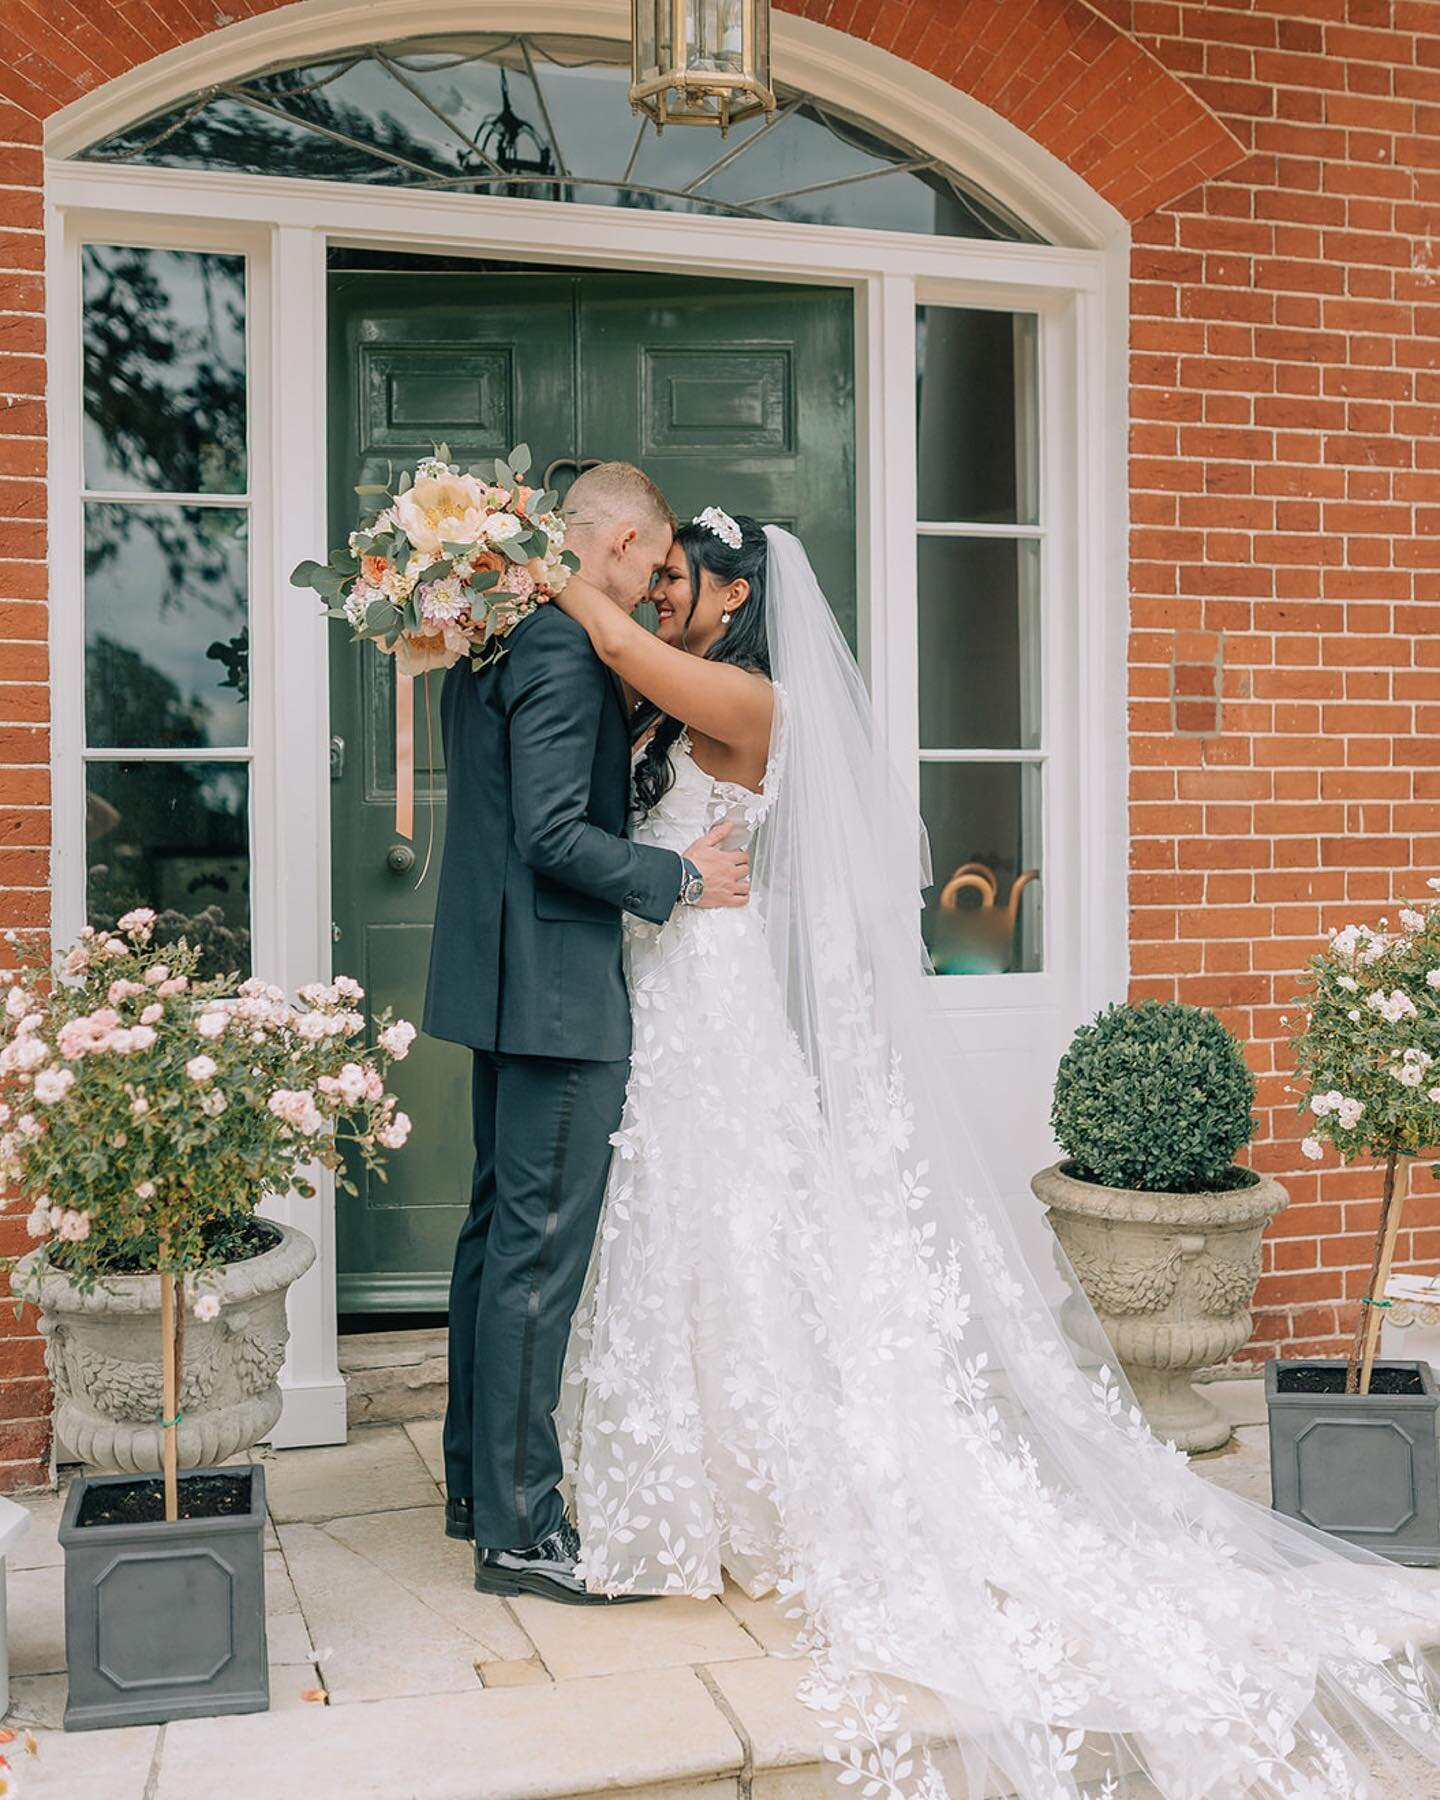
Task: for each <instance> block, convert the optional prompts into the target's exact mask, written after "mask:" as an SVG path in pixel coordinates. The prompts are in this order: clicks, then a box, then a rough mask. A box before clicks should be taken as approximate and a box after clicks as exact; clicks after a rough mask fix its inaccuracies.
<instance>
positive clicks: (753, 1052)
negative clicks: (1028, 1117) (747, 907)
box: [562, 526, 1440, 1800]
mask: <svg viewBox="0 0 1440 1800" xmlns="http://www.w3.org/2000/svg"><path fill="white" fill-rule="evenodd" d="M766 536H767V539H768V545H769V554H768V582H767V587H768V597H767V614H768V625H769V641H770V651H771V659H772V665H773V673H774V679H775V686H776V696H777V720H776V728H775V734H774V741H773V744H772V751H771V760H770V768H769V770H768V772H767V776H766V781H765V792H764V796H763V800H762V799H761V798H759V797H757V796H752V797H751V799H752V801H753V803H754V804H753V806H752V811H753V813H754V815H755V816H756V817H757V818H759V817H760V816H761V815H762V814H763V822H762V823H761V825H760V829H759V833H758V837H757V841H756V847H755V852H754V906H753V908H752V909H751V910H752V912H753V914H754V915H755V917H754V918H753V919H750V920H748V921H747V916H746V915H745V914H708V915H704V917H703V919H701V920H692V921H686V922H685V923H684V924H683V926H681V927H679V928H678V930H680V931H681V932H692V933H693V934H694V935H693V936H692V938H690V939H689V940H682V938H681V937H679V936H677V937H676V938H675V939H673V940H670V939H666V938H665V937H664V936H663V935H662V934H657V933H656V930H655V928H653V927H639V928H637V930H639V931H641V932H642V933H644V934H647V935H645V937H644V940H643V942H641V941H640V940H636V942H635V943H634V945H632V952H633V953H632V958H631V962H632V967H631V977H632V984H633V985H634V987H635V1033H636V1060H635V1073H634V1074H633V1075H632V1081H631V1092H630V1096H629V1099H628V1100H627V1108H626V1116H625V1121H624V1123H623V1124H622V1128H621V1132H620V1134H619V1135H618V1137H617V1143H618V1145H619V1154H618V1155H617V1158H616V1165H615V1172H614V1173H613V1174H612V1180H611V1190H610V1195H609V1199H608V1201H607V1211H606V1216H605V1219H604V1221H603V1222H602V1228H601V1237H600V1241H599V1244H598V1245H597V1252H596V1262H595V1265H594V1266H592V1271H591V1280H590V1283H589V1286H588V1288H587V1294H586V1298H585V1299H584V1300H583V1301H582V1303H581V1308H580V1311H579V1313H578V1314H577V1318H576V1330H575V1339H574V1343H573V1345H572V1351H571V1368H570V1377H569V1382H568V1385H567V1392H566V1399H565V1400H564V1401H563V1402H562V1413H567V1414H568V1417H567V1418H565V1419H563V1420H562V1427H563V1431H562V1435H563V1436H566V1437H568V1438H569V1440H570V1445H571V1450H570V1454H571V1458H572V1473H573V1477H574V1480H575V1487H576V1505H577V1510H578V1512H579V1515H580V1525H581V1529H582V1536H583V1538H584V1540H585V1556H586V1572H587V1579H589V1580H590V1581H591V1582H592V1583H593V1584H595V1585H597V1586H603V1587H605V1588H607V1589H609V1590H611V1591H624V1590H627V1589H628V1590H634V1591H639V1592H647V1591H648V1592H711V1593H713V1592H715V1591H717V1588H718V1581H719V1569H718V1565H719V1560H720V1558H721V1557H722V1556H723V1558H724V1561H725V1564H726V1566H727V1567H728V1568H729V1569H730V1572H731V1573H732V1575H734V1576H735V1578H736V1579H737V1580H739V1581H740V1582H741V1583H742V1585H744V1586H745V1587H747V1588H748V1589H749V1590H750V1591H751V1592H752V1593H758V1592H762V1591H765V1590H766V1589H768V1588H771V1587H773V1588H775V1589H777V1590H778V1592H779V1593H780V1595H781V1597H782V1599H783V1600H785V1601H786V1602H788V1604H789V1607H790V1609H791V1610H792V1612H793V1614H794V1616H795V1617H796V1619H797V1621H798V1628H799V1630H800V1633H801V1642H802V1643H803V1644H804V1645H805V1646H806V1647H807V1648H808V1649H809V1651H810V1653H811V1657H812V1667H811V1668H810V1670H809V1671H808V1673H807V1676H806V1680H805V1697H806V1698H807V1700H808V1701H809V1703H810V1704H811V1705H812V1706H814V1707H815V1709H816V1711H817V1715H818V1716H817V1739H819V1738H821V1737H822V1735H823V1737H824V1740H825V1744H826V1749H827V1754H829V1755H831V1756H832V1757H834V1758H835V1759H836V1760H837V1761H838V1762H839V1763H840V1765H841V1768H840V1773H841V1777H842V1779H844V1780H848V1781H850V1782H853V1783H855V1784H856V1791H857V1792H860V1793H864V1794H867V1795H871V1794H880V1795H886V1796H900V1795H905V1796H919V1797H922V1800H939V1797H940V1796H942V1795H946V1794H949V1795H950V1796H951V1797H952V1800H962V1797H963V1800H980V1797H981V1796H987V1795H991V1794H997V1795H1010V1794H1014V1795H1019V1796H1023V1797H1024V1800H1060V1797H1062V1796H1064V1797H1069V1800H1082V1797H1083V1800H1101V1797H1104V1800H1121V1797H1126V1800H1128V1797H1130V1796H1136V1797H1138V1796H1141V1795H1155V1794H1158V1795H1161V1796H1164V1797H1165V1800H1237V1797H1240V1796H1259V1797H1270V1796H1274V1797H1277V1800H1279V1797H1284V1800H1301V1797H1305V1800H1321V1797H1325V1800H1356V1797H1360V1796H1373V1797H1375V1800H1379V1796H1380V1795H1382V1794H1384V1795H1390V1794H1395V1795H1402V1794H1403V1795H1413V1796H1415V1800H1420V1796H1421V1795H1423V1794H1425V1793H1434V1792H1440V1685H1437V1682H1436V1679H1435V1676H1434V1675H1433V1673H1432V1671H1431V1669H1430V1667H1429V1664H1428V1663H1427V1661H1426V1658H1425V1654H1424V1647H1425V1646H1426V1645H1428V1644H1431V1643H1434V1642H1435V1641H1437V1640H1440V1587H1437V1586H1436V1585H1435V1583H1434V1581H1433V1579H1432V1578H1428V1577H1426V1576H1424V1575H1420V1574H1416V1573H1411V1572H1408V1571H1406V1570H1403V1569H1400V1568H1398V1567H1396V1566H1394V1565H1392V1564H1390V1563H1387V1562H1385V1561H1384V1560H1382V1559H1381V1558H1379V1557H1377V1556H1374V1555H1372V1554H1370V1553H1369V1552H1367V1551H1363V1550H1359V1549H1355V1548H1352V1547H1350V1546H1348V1545H1346V1544H1343V1543H1341V1542H1340V1541H1338V1540H1336V1539H1333V1538H1330V1537H1327V1536H1325V1535H1324V1534H1322V1533H1320V1532H1317V1531H1314V1530H1312V1529H1310V1528H1309V1527H1306V1526H1304V1525H1301V1524H1298V1523H1296V1522H1294V1521H1292V1520H1289V1519H1286V1518H1282V1517H1280V1516H1279V1515H1277V1514H1274V1513H1271V1512H1270V1511H1268V1510H1267V1509H1266V1508H1264V1507H1261V1506H1258V1505H1255V1504H1253V1503H1251V1502H1249V1501H1246V1500H1242V1499H1240V1498H1238V1497H1235V1496H1232V1495H1229V1494H1227V1493H1224V1492H1222V1491H1220V1490H1218V1489H1217V1488H1215V1487H1214V1486H1213V1485H1211V1484H1210V1483H1208V1482H1206V1481H1204V1480H1203V1479H1202V1478H1200V1477H1199V1476H1197V1475H1195V1474H1194V1473H1192V1472H1191V1470H1190V1469H1189V1467H1188V1465H1187V1462H1186V1459H1185V1457H1184V1456H1183V1455H1182V1454H1181V1453H1179V1452H1178V1451H1176V1450H1175V1449H1173V1448H1172V1447H1171V1446H1169V1445H1167V1444H1164V1443H1161V1442H1159V1441H1158V1440H1157V1439H1156V1438H1155V1437H1154V1436H1153V1435H1152V1434H1151V1432H1150V1431H1149V1430H1148V1428H1147V1427H1146V1425H1145V1423H1144V1421H1143V1418H1142V1416H1141V1414H1140V1411H1139V1408H1138V1407H1137V1405H1136V1403H1135V1400H1134V1397H1133V1395H1132V1393H1131V1392H1130V1390H1129V1388H1128V1386H1127V1384H1126V1382H1125V1379H1124V1377H1123V1375H1122V1374H1121V1372H1120V1370H1119V1368H1118V1365H1117V1364H1116V1363H1115V1361H1114V1359H1113V1355H1112V1353H1111V1352H1110V1349H1109V1346H1108V1344H1107V1343H1106V1340H1105V1338H1104V1335H1103V1332H1102V1331H1101V1328H1100V1325H1099V1322H1098V1320H1097V1319H1096V1317H1095V1314H1094V1312H1093V1310H1092V1309H1091V1307H1090V1305H1089V1303H1088V1301H1087V1300H1086V1299H1085V1297H1084V1294H1083V1292H1082V1290H1081V1289H1080V1287H1079V1285H1078V1282H1076V1280H1075V1277H1074V1274H1073V1271H1071V1270H1070V1268H1069V1265H1068V1264H1067V1263H1066V1262H1065V1259H1064V1257H1063V1254H1062V1253H1061V1251H1060V1249H1059V1246H1058V1244H1054V1243H1053V1242H1050V1241H1049V1240H1048V1236H1047V1234H1046V1232H1045V1230H1044V1227H1043V1225H1042V1224H1041V1223H1040V1222H1039V1221H1038V1219H1036V1218H1033V1217H1032V1218H1029V1219H1027V1220H1024V1221H1017V1220H1016V1219H1014V1218H1012V1217H1011V1215H1010V1213H1009V1211H1008V1209H1007V1208H1006V1207H1005V1206H1004V1205H1003V1204H1002V1203H1001V1201H1000V1200H999V1199H998V1197H997V1195H996V1191H995V1187H994V1185H993V1183H992V1182H991V1180H990V1179H989V1178H988V1176H987V1173H986V1170H985V1168H984V1166H983V1164H982V1160H981V1158H980V1155H979V1153H978V1151H977V1148H976V1146H975V1143H974V1140H973V1138H972V1136H971V1133H970V1130H969V1128H968V1125H967V1122H966V1096H965V1094H964V1092H963V1090H962V1089H958V1088H957V1078H956V1075H955V1073H954V1061H953V1058H952V1057H951V1056H950V1055H949V1053H948V1045H947V1042H946V1037H945V1028H944V1023H943V1020H942V1019H941V1018H940V1016H939V1015H938V1014H937V1013H936V1012H935V1011H934V1010H933V1005H932V999H933V997H932V995H931V994H930V993H929V992H928V991H927V983H926V976H925V974H924V969H923V950H922V946H921V939H920V931H919V892H918V887H919V884H920V883H921V882H922V881H928V878H929V870H928V867H926V866H925V863H926V850H925V840H924V832H923V828H922V827H921V825H920V823H919V821H918V819H917V817H916V814H915V810H914V807H913V804H912V803H911V802H910V801H909V799H908V798H907V797H906V796H905V794H904V793H903V792H902V790H901V789H900V787H899V785H898V783H897V782H896V780H895V779H894V776H893V773H892V770H891V766H890V764H889V762H888V760H887V757H886V753H885V751H884V748H883V746H882V745H881V744H880V743H879V742H878V741H877V736H876V730H875V725H874V720H873V717H872V713H871V708H870V702H869V699H868V696H867V694H866V692H865V688H864V685H863V683H862V681H861V678H860V674H859V671H858V670H857V668H856V666H855V663H854V660H853V658H852V657H851V655H850V652H849V650H848V648H847V647H846V645H845V643H844V641H843V639H842V638H841V636H840V634H839V632H838V630H837V629H836V626H835V624H834V621H833V619H832V616H831V613H830V609H829V607H828V606H827V604H826V602H825V599H824V596H823V594H822V593H821V592H820V589H819V586H818V584H817V582H816V580H815V576H814V574H813V572H812V570H811V568H810V564H809V561H808V559H807V557H806V555H805V552H804V550H803V548H802V547H801V545H800V544H799V542H798V541H797V540H796V539H795V538H794V537H792V536H791V535H790V534H789V533H788V532H785V531H782V530H779V529H778V528H776V527H773V526H772V527H770V528H768V530H767V533H766ZM677 751H678V753H679V756H680V757H681V758H682V759H684V758H686V757H687V755H688V753H687V751H686V749H685V745H684V742H683V740H682V742H681V744H680V745H679V746H677ZM680 775H681V771H680V770H679V769H678V768H677V784H676V794H677V798H676V800H675V802H674V804H675V805H676V807H678V808H680V809H681V810H682V811H683V807H684V805H685V804H686V803H687V802H686V795H687V794H689V795H690V796H691V798H692V799H693V800H694V801H695V803H697V804H699V805H700V806H701V807H702V809H703V807H704V805H705V803H706V802H707V801H708V802H709V803H710V807H711V810H712V811H714V810H716V808H717V806H718V805H720V804H721V803H723V802H725V801H726V800H727V799H733V798H734V796H733V794H727V793H726V792H725V791H724V784H720V783H715V782H712V781H710V778H709V777H707V776H705V775H704V774H703V772H702V771H699V770H698V769H696V768H695V766H694V765H693V763H689V764H688V767H687V769H686V770H685V771H684V779H680ZM687 782H688V783H689V784H690V785H689V787H688V788H687V785H686V783H687ZM689 823H690V821H687V820H684V819H680V818H677V821H676V829H680V828H681V827H682V826H688V824H689ZM643 824H644V822H643V821H642V829H643ZM656 829H657V830H658V829H660V827H659V826H657V827H656ZM717 920H718V921H721V922H720V923H718V924H716V923H714V921H717ZM727 920H736V921H746V922H744V923H738V924H735V925H730V924H728V923H726V922H725V921H727ZM706 921H709V922H708V923H707V922H706ZM762 928H763V929H762ZM664 929H665V931H670V930H671V929H672V927H669V926H667V927H666V928H664ZM724 933H730V934H731V935H730V937H728V938H726V937H723V936H722V935H721V934H724ZM687 943H688V945H689V948H688V949H687V947H686V945H687ZM726 944H729V945H731V949H730V951H728V952H727V951H726V949H725V945H726ZM727 954H728V955H730V956H731V958H732V963H731V965H730V966H728V967H727V962H726V957H727ZM747 958H750V959H751V960H750V961H747ZM647 959H648V960H647ZM687 963H688V965H693V967H691V970H690V973H687V972H686V967H687ZM637 970H639V974H638V975H637ZM762 970H763V984H762V983H761V976H760V971H762ZM687 982H691V983H692V986H691V987H690V988H688V989H687V988H686V986H685V983H687ZM761 985H763V987H764V990H765V991H764V992H763V993H762V992H761V991H760V990H761ZM667 1001H668V1002H669V1004H668V1010H667ZM767 1007H768V1008H769V1009H770V1011H771V1012H773V1015H774V1017H775V1019H776V1020H777V1021H778V1029H776V1030H772V1031H770V1032H769V1035H766V1030H767V1028H766V1026H765V1023H764V1021H765V1019H766V1017H767V1016H768V1015H767ZM707 1032H708V1033H709V1034H710V1036H709V1037H708V1038H707V1037H706V1033H707ZM677 1033H678V1034H679V1035H678V1036H677V1035H676V1034H677ZM686 1033H689V1034H690V1035H689V1036H688V1038H687V1037H686V1035H685V1034H686ZM782 1040H783V1041H782ZM685 1044H688V1045H689V1046H690V1048H689V1050H688V1051H687V1052H686V1054H688V1055H690V1056H691V1057H692V1058H693V1059H694V1066H693V1067H692V1068H691V1074H692V1076H693V1082H691V1081H687V1082H686V1083H685V1084H683V1085H684V1086H685V1087H687V1088H689V1089H690V1091H689V1093H688V1094H687V1093H686V1092H677V1091H676V1084H675V1083H674V1081H673V1080H672V1081H670V1082H667V1081H665V1080H664V1079H663V1078H657V1076H656V1071H657V1070H662V1071H663V1069H664V1067H665V1065H664V1062H663V1055H664V1054H665V1053H666V1052H667V1050H668V1052H670V1053H672V1054H673V1053H674V1052H676V1049H677V1046H681V1047H683V1046H684V1045H685ZM678 1066H681V1065H677V1064H676V1063H674V1062H673V1061H672V1062H671V1064H670V1065H669V1068H670V1073H671V1075H672V1076H673V1074H674V1072H675V1070H676V1068H677V1067H678ZM667 1134H668V1141H669V1142H670V1144H671V1145H672V1146H679V1147H678V1148H675V1149H673V1150H672V1152H671V1153H670V1156H669V1161H668V1162H667V1160H666V1156H667V1151H666V1141H667ZM687 1157H688V1158H689V1160H688V1161H686V1160H685V1159H686V1158H687ZM647 1170H648V1174H647V1173H646V1171H647ZM647 1181H649V1182H650V1183H651V1184H652V1185H651V1188H650V1189H649V1190H648V1194H647V1190H646V1188H645V1185H644V1184H645V1183H646V1182H647ZM647 1198H653V1200H654V1206H653V1207H651V1208H650V1212H649V1217H650V1218H651V1219H652V1220H653V1221H655V1222H656V1228H657V1230H658V1231H661V1232H665V1231H670V1232H673V1233H675V1234H676V1235H675V1237H674V1249H673V1251H672V1250H670V1249H668V1248H667V1247H666V1240H665V1239H664V1238H663V1237H661V1236H651V1237H648V1238H647V1237H646V1235H645V1231H644V1230H643V1229H642V1228H641V1227H639V1226H638V1225H637V1223H636V1220H637V1217H638V1216H639V1214H640V1212H641V1211H642V1210H643V1209H644V1208H645V1206H646V1203H647ZM707 1233H708V1236H704V1235H702V1234H707ZM627 1246H628V1260H627V1259H626V1254H625V1252H626V1248H627ZM687 1256H688V1257H689V1259H690V1261H689V1264H688V1265H687V1264H686V1260H685V1259H686V1257H687ZM720 1265H724V1266H723V1268H722V1267H720ZM687 1271H688V1272H687ZM727 1284H728V1285H727ZM681 1309H684V1310H683V1311H682V1310H681ZM706 1345H713V1346H716V1348H715V1350H714V1352H713V1359H712V1360H713V1362H714V1363H715V1365H716V1366H713V1367H708V1368H707V1367H696V1368H694V1369H684V1368H682V1366H681V1365H682V1363H683V1361H684V1359H686V1358H687V1357H688V1358H689V1359H690V1360H691V1361H692V1362H695V1363H697V1364H698V1363H701V1362H705V1361H706V1360H707V1356H706V1355H702V1354H701V1351H702V1350H703V1349H704V1347H705V1346H706ZM892 1683H894V1684H900V1685H899V1688H898V1689H897V1687H896V1686H893V1685H892ZM907 1683H913V1684H916V1685H918V1686H919V1687H921V1688H923V1689H926V1690H929V1691H930V1692H931V1693H932V1694H933V1695H935V1696H936V1697H937V1702H938V1705H939V1708H940V1709H941V1714H940V1719H939V1720H938V1721H937V1719H936V1718H935V1717H933V1716H931V1708H930V1705H929V1703H928V1702H927V1703H926V1704H925V1706H924V1708H923V1711H924V1714H925V1717H924V1719H923V1720H916V1722H915V1724H914V1726H913V1728H912V1727H911V1726H908V1725H907V1723H906V1721H907V1718H909V1716H910V1715H909V1714H908V1713H907V1712H906V1710H905V1703H904V1701H903V1699H902V1698H901V1697H900V1694H901V1692H903V1687H904V1684H907ZM922 1723H923V1725H924V1726H925V1730H923V1731H922V1730H921V1725H922ZM1417 1770H1418V1771H1420V1772H1419V1773H1418V1774H1417V1773H1416V1771H1417Z"/></svg>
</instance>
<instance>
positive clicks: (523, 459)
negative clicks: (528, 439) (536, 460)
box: [510, 444, 530, 477]
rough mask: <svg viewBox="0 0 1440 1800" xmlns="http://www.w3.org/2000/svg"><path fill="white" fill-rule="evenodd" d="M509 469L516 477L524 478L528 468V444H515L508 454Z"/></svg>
mask: <svg viewBox="0 0 1440 1800" xmlns="http://www.w3.org/2000/svg"><path fill="white" fill-rule="evenodd" d="M510 467H511V468H512V469H513V470H514V471H515V473H516V474H517V475H519V476H522V477H523V476H524V474H525V472H526V470H527V469H529V467H530V446H529V445H528V444H517V445H516V446H515V448H514V449H513V450H512V451H511V452H510Z"/></svg>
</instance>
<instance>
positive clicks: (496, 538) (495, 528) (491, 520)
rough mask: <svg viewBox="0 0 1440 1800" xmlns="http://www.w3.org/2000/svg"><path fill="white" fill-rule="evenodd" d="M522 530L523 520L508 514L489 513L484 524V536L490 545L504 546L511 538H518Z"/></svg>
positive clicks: (523, 527)
mask: <svg viewBox="0 0 1440 1800" xmlns="http://www.w3.org/2000/svg"><path fill="white" fill-rule="evenodd" d="M524 529H525V522H524V520H523V519H517V518H516V516H515V514H514V513H508V512H497V513H491V514H490V516H489V517H488V518H487V519H486V520H485V524H484V532H485V536H486V537H487V538H489V540H490V542H491V543H492V544H506V543H508V542H509V541H510V539H511V538H517V537H519V536H520V534H521V533H522V532H523V531H524Z"/></svg>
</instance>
